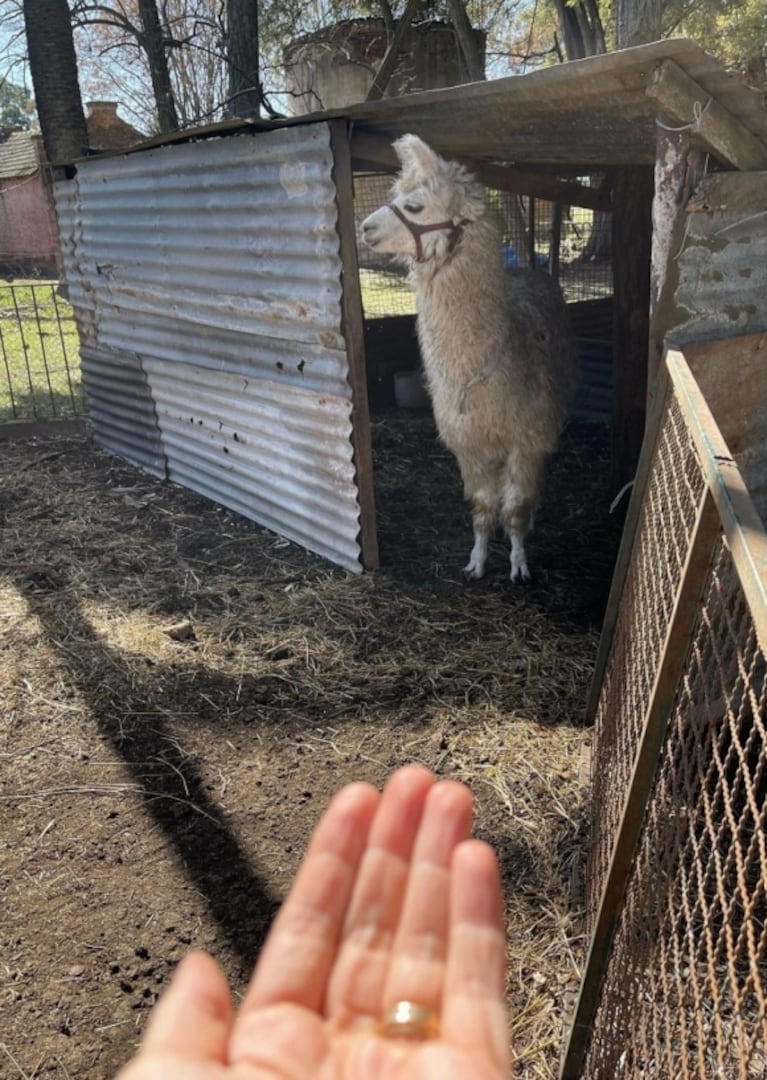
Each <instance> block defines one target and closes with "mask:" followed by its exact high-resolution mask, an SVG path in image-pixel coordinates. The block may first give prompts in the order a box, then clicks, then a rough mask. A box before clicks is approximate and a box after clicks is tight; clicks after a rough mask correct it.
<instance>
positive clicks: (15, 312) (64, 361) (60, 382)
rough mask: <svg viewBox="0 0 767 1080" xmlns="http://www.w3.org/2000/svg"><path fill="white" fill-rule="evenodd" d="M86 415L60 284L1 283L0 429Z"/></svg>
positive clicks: (67, 307)
mask: <svg viewBox="0 0 767 1080" xmlns="http://www.w3.org/2000/svg"><path fill="white" fill-rule="evenodd" d="M85 412H86V400H85V393H84V390H83V387H82V383H81V379H80V359H79V339H78V335H77V327H76V325H75V319H74V314H73V312H72V308H71V305H70V304H69V303H68V301H67V300H66V298H65V296H64V295H63V292H62V288H61V286H60V284H59V282H58V281H13V282H3V283H0V426H5V425H7V424H14V423H18V422H20V421H27V422H29V421H32V422H35V421H41V422H47V421H51V420H72V419H77V418H80V417H82V416H84V414H85Z"/></svg>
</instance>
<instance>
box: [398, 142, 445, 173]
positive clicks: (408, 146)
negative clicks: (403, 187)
mask: <svg viewBox="0 0 767 1080" xmlns="http://www.w3.org/2000/svg"><path fill="white" fill-rule="evenodd" d="M394 150H395V153H396V154H397V157H398V158H399V159H400V161H401V162H402V168H403V169H404V170H407V171H410V170H413V171H414V172H417V173H431V172H436V171H437V170H438V169H439V166H440V162H441V158H440V157H439V156H438V155H437V154H435V153H434V151H433V150H432V148H431V147H430V146H427V145H426V143H425V142H424V141H423V139H419V137H418V136H417V135H403V136H402V137H401V138H399V139H397V140H396V142H395V143H394Z"/></svg>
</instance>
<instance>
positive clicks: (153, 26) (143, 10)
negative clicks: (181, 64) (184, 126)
mask: <svg viewBox="0 0 767 1080" xmlns="http://www.w3.org/2000/svg"><path fill="white" fill-rule="evenodd" d="M138 10H139V17H140V19H141V34H140V37H139V42H140V44H141V45H142V47H143V49H144V52H145V53H146V56H147V60H148V61H149V73H150V75H151V77H152V89H153V91H154V99H155V103H156V105H157V123H158V126H159V128H160V131H161V132H162V133H163V134H167V133H168V132H170V131H177V130H178V116H177V115H176V105H175V102H174V100H173V88H172V87H171V84H170V73H169V71H168V56H167V53H166V51H165V37H164V35H163V29H162V24H161V23H160V16H159V14H158V12H157V3H156V0H138Z"/></svg>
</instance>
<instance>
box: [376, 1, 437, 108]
mask: <svg viewBox="0 0 767 1080" xmlns="http://www.w3.org/2000/svg"><path fill="white" fill-rule="evenodd" d="M422 3H423V0H408V3H407V6H406V7H405V10H404V11H403V12H402V18H401V19H400V20H399V22H398V23H397V29H396V30H395V32H394V37H393V38H392V39H391V41H390V42H389V47H388V49H387V50H386V52H385V53H384V56H383V60H382V61H381V65H380V67H379V68H378V71H377V72H376V76H375V78H374V79H373V83H372V85H371V87H370V89H369V90H368V96H367V97H366V98H365V101H378V100H379V98H382V97H383V94H384V90H385V89H386V87H387V86H388V85H389V80H390V79H391V77H392V75H393V74H394V69H395V67H396V66H397V61H398V60H399V54H400V53H401V52H402V46H403V45H404V43H405V36H406V34H407V32H408V30H409V29H410V24H411V22H412V21H413V16H414V15H415V13H416V11H417V10H418V8H419V7H420V6H421V4H422Z"/></svg>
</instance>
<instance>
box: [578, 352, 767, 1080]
mask: <svg viewBox="0 0 767 1080" xmlns="http://www.w3.org/2000/svg"><path fill="white" fill-rule="evenodd" d="M679 371H682V368H681V367H680V368H679ZM688 375H689V369H687V371H686V373H685V372H684V371H682V374H681V376H679V375H678V374H677V375H674V379H675V380H677V379H679V378H680V377H681V379H682V380H683V381H682V382H677V381H675V382H674V384H673V389H672V391H671V394H670V396H669V403H668V407H667V410H666V412H665V415H664V419H663V421H662V423H661V426H660V429H659V434H658V438H657V442H656V446H655V451H654V455H653V459H652V463H651V466H650V472H649V478H648V482H647V487H646V491H645V495H644V499H643V503H642V511H641V514H640V516H639V519H638V525H637V530H636V535H635V540H634V544H633V550H632V557H631V561H630V563H629V566H628V570H627V576H626V581H625V584H624V588H623V594H622V598H621V604H620V607H619V609H618V615H617V622H616V625H615V630H614V634H613V638H612V645H611V649H610V655H609V659H608V662H607V665H606V668H605V675H604V678H603V682H602V688H601V693H600V698H599V703H598V706H597V717H596V720H597V724H596V731H595V753H594V769H593V774H594V800H595V802H594V817H593V820H594V822H595V825H594V830H593V835H592V840H593V846H592V852H591V864H590V873H589V886H590V887H589V895H588V904H589V917H590V919H589V921H590V925H591V930H592V932H593V935H594V937H593V942H594V943H595V945H594V946H593V947H592V952H591V954H590V956H589V961H588V963H587V972H586V976H585V977H584V985H583V988H582V992H581V1003H579V1009H578V1011H577V1015H576V1019H575V1023H574V1026H573V1037H572V1040H571V1044H570V1047H569V1048H568V1054H567V1055H566V1058H565V1063H564V1067H563V1076H567V1077H575V1076H577V1077H580V1078H586V1080H624V1078H625V1080H651V1078H652V1080H672V1078H673V1080H676V1078H677V1077H679V1078H681V1080H707V1078H709V1077H710V1078H722V1080H765V1077H767V656H766V654H765V641H764V625H765V623H764V617H763V616H764V611H763V598H764V589H763V580H764V579H763V571H762V570H761V569H760V568H759V567H760V564H761V562H762V561H763V557H764V552H765V551H767V547H765V536H764V529H763V526H762V524H761V522H759V520H758V517H756V516H755V515H752V516H751V517H749V518H748V524H747V526H745V527H743V526H742V525H741V524H740V522H739V519H738V518H737V514H736V511H735V510H734V509H733V507H734V505H735V504H734V503H732V502H731V501H728V500H731V498H732V496H731V495H728V496H727V498H726V499H725V500H724V502H722V501H721V496H722V490H723V488H727V487H728V485H734V486H732V487H731V488H728V490H730V491H738V492H742V491H743V489H742V487H738V485H739V484H740V483H741V481H740V479H739V474H737V470H736V469H734V467H733V466H734V463H733V462H732V459H731V457H730V456H729V454H728V452H727V448H726V446H725V445H724V443H723V440H722V439H721V435H720V434H719V432H718V430H716V428H715V425H713V427H712V426H711V425H712V424H713V420H712V418H711V416H710V413H709V414H708V415H707V417H703V418H702V419H701V416H702V414H697V415H696V414H695V412H694V409H695V404H694V402H695V401H696V400H702V399H700V397H698V398H697V399H696V398H695V397H694V395H693V396H692V397H690V396H689V395H688V396H687V397H686V399H685V401H684V404H683V403H682V397H681V390H680V387H681V386H683V385H684V379H685V378H686V377H687V376H688ZM695 390H696V392H697V388H695ZM698 393H699V392H698ZM691 402H692V405H691ZM703 404H704V405H705V403H703ZM706 425H708V427H707V426H706ZM693 427H695V431H693ZM712 433H713V434H712ZM709 435H711V442H709V441H708V438H709ZM701 436H702V437H701ZM703 458H705V460H702V459H703ZM722 470H725V472H723V471H722ZM727 470H729V475H730V477H733V476H735V475H736V474H737V476H738V478H737V480H736V481H733V480H731V479H729V478H728V476H727V475H726V471H727ZM737 498H739V499H740V498H741V496H740V495H738V496H737ZM746 499H747V496H746ZM739 505H740V504H739ZM750 505H751V504H750V503H749V506H750ZM751 510H753V507H752V506H751ZM750 512H751V511H749V513H750ZM723 515H724V516H723ZM733 530H734V531H733ZM728 536H730V537H736V542H737V547H738V550H737V552H736V556H737V557H736V556H734V555H733V550H734V549H733V550H731V547H730V543H729V542H728V539H727V537H728ZM742 574H743V575H744V576H743V577H741V575H742ZM757 578H759V579H760V580H761V581H762V585H761V586H759V587H758V588H757V589H756V590H755V589H754V581H755V580H756V579H757ZM760 589H761V593H760V591H759V590H760ZM692 596H696V597H697V598H698V600H697V601H696V602H695V603H694V604H691V603H690V597H692ZM747 597H752V598H753V600H751V601H750V600H749V599H748V598H747ZM752 603H755V604H756V607H752V606H751V605H752ZM680 613H681V615H680ZM680 625H682V626H685V627H687V629H686V630H685V631H684V636H681V635H680V634H679V627H680ZM758 627H760V629H757V628H758ZM760 634H761V638H760ZM672 642H674V644H673V646H672ZM664 672H665V673H666V675H667V677H668V678H667V689H665V690H664V689H663V687H664V685H665V684H664V679H663V674H664ZM659 688H660V689H659ZM666 702H667V703H666ZM658 717H661V721H662V722H661V724H660V726H656V721H657V720H658ZM653 732H654V733H655V735H653ZM648 748H649V754H650V757H651V760H652V769H651V771H650V772H649V773H647V772H643V768H642V766H641V764H640V762H641V760H642V756H643V755H646V754H647V753H648ZM637 793H638V794H639V798H638V799H637V798H636V797H635V796H636V795H637ZM632 822H633V824H632ZM627 825H628V827H627ZM631 836H635V837H637V839H636V848H634V847H633V843H634V841H630V843H631V845H632V846H631V851H630V852H629V854H628V855H626V858H628V859H629V862H626V861H625V859H624V860H623V862H622V861H621V858H619V857H618V856H619V853H620V849H621V844H622V842H623V839H624V838H625V837H631ZM631 853H633V860H631ZM624 854H625V853H624ZM622 865H623V866H625V867H626V870H625V872H624V871H623V870H621V869H620V867H621V866H622ZM600 941H601V945H600V946H599V948H596V943H597V942H600ZM605 943H607V948H605ZM584 1001H585V1002H586V1003H587V1004H586V1005H585V1007H583V1002H584ZM589 1001H590V1002H592V1003H594V1009H593V1012H590V1011H589V1010H590V1008H591V1006H590V1005H589V1004H588V1002H589ZM584 1032H586V1036H585V1042H583V1041H582V1039H583V1035H584ZM583 1046H585V1054H584V1055H583V1057H581V1053H582V1050H581V1049H579V1047H583Z"/></svg>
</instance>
